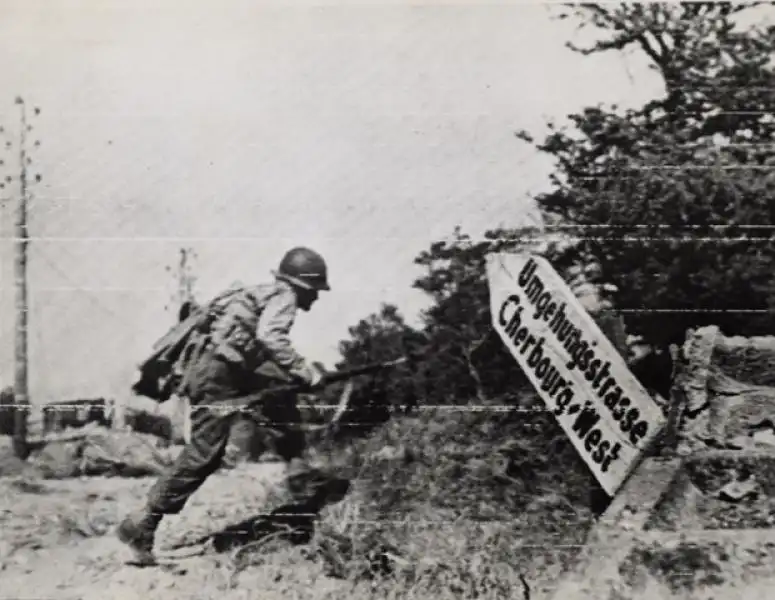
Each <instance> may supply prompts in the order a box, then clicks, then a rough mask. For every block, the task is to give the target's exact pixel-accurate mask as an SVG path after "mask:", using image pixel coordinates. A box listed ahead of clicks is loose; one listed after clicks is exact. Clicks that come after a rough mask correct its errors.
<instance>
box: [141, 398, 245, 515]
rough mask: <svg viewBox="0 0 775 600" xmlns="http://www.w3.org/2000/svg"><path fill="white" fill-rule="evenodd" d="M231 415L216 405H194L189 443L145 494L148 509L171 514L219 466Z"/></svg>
mask: <svg viewBox="0 0 775 600" xmlns="http://www.w3.org/2000/svg"><path fill="white" fill-rule="evenodd" d="M233 420H234V417H233V416H231V415H224V414H219V412H218V410H217V408H210V407H202V408H198V409H197V408H195V409H194V411H193V412H192V415H191V442H190V443H189V444H186V446H185V447H184V448H183V450H182V452H181V453H180V455H179V456H178V458H177V460H176V461H175V463H174V464H173V466H172V468H170V470H169V471H168V472H167V473H165V474H164V475H162V476H161V477H159V479H158V480H157V481H156V483H155V484H154V486H153V487H152V488H151V490H150V492H149V495H148V507H149V509H151V511H153V512H156V513H160V514H168V515H174V514H177V513H179V512H180V511H181V510H182V509H183V507H184V506H185V504H186V502H187V501H188V498H189V497H190V496H191V495H192V494H193V493H194V492H195V491H196V490H198V489H199V488H200V487H201V486H202V484H203V483H204V482H205V480H206V479H207V478H208V477H209V476H210V475H212V474H213V473H214V472H215V471H216V470H217V469H218V467H219V466H220V465H221V460H222V459H223V455H224V451H225V449H226V444H227V442H228V439H229V432H230V430H231V425H232V422H233Z"/></svg>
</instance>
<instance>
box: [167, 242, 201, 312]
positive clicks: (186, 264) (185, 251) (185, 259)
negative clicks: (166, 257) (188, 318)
mask: <svg viewBox="0 0 775 600" xmlns="http://www.w3.org/2000/svg"><path fill="white" fill-rule="evenodd" d="M195 258H196V252H194V250H193V249H192V248H181V249H180V255H179V258H178V264H177V268H176V274H175V279H176V289H175V292H174V293H173V297H172V301H173V310H174V311H180V309H181V308H182V307H183V305H184V304H185V303H186V302H195V299H194V284H195V283H196V276H195V275H194V274H193V273H192V269H191V262H192V260H193V259H195ZM167 271H168V272H171V271H172V268H171V267H167Z"/></svg>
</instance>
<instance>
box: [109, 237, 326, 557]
mask: <svg viewBox="0 0 775 600" xmlns="http://www.w3.org/2000/svg"><path fill="white" fill-rule="evenodd" d="M327 289H329V287H328V283H327V277H326V267H325V263H324V262H323V260H322V258H321V257H319V255H317V254H316V253H313V252H312V251H310V250H308V249H304V248H301V249H294V250H292V251H290V252H289V253H288V254H287V255H286V257H285V259H283V262H281V265H280V269H279V272H278V273H276V281H274V282H272V283H267V284H263V285H256V286H252V287H246V288H241V289H238V290H235V291H232V292H230V293H227V294H225V295H224V296H222V297H221V298H222V300H220V301H219V300H218V299H216V300H215V301H214V303H213V305H212V306H211V312H212V314H214V315H216V316H215V317H214V318H213V319H212V323H211V326H210V328H209V331H208V332H207V334H206V335H203V336H201V337H200V338H199V339H198V341H197V342H196V345H195V347H194V348H191V349H188V348H187V352H186V354H187V363H186V365H185V369H184V370H183V373H182V381H181V383H180V391H181V393H182V394H185V395H186V396H187V397H188V398H189V401H190V403H191V410H192V413H191V440H190V442H189V443H188V444H186V446H185V447H184V449H183V450H182V452H181V454H180V455H179V457H178V459H177V461H176V462H175V463H174V465H173V466H172V467H171V469H170V470H169V472H168V473H166V474H165V475H163V476H161V477H160V478H159V479H158V481H157V482H156V484H155V485H154V486H153V487H152V488H151V490H150V493H149V495H148V500H147V503H146V506H145V507H144V508H143V509H142V510H140V511H138V512H137V513H134V514H131V515H129V516H128V517H127V518H126V519H125V520H124V521H123V522H122V523H121V525H119V529H118V536H119V538H120V539H121V540H122V541H124V542H125V543H128V544H129V545H130V547H132V549H133V550H134V551H135V553H136V554H137V555H138V560H152V554H151V551H152V548H153V543H154V533H155V530H156V528H157V527H158V524H159V522H160V521H161V519H162V518H163V516H164V515H169V514H177V513H179V512H180V511H181V510H182V509H183V507H184V505H185V504H186V502H187V500H188V498H189V497H190V496H191V495H192V494H193V493H194V492H195V491H196V490H197V489H199V487H200V486H201V485H202V484H203V483H204V481H205V480H206V479H207V478H208V477H209V476H210V475H211V474H212V473H213V472H215V471H216V470H217V469H218V468H219V467H220V466H221V465H222V464H223V460H224V455H225V453H226V449H227V445H228V443H229V437H230V433H231V432H232V430H233V428H234V424H235V422H238V421H240V420H241V422H242V423H243V424H246V423H247V424H249V425H250V426H249V427H248V428H247V429H248V432H249V433H248V435H249V436H250V434H252V432H253V430H254V428H255V427H258V428H259V431H260V433H261V436H260V439H261V442H262V443H263V444H264V445H265V446H266V448H267V449H270V450H274V452H275V453H276V454H278V455H280V456H281V457H282V458H283V459H285V460H286V461H288V462H290V463H291V465H292V468H291V470H290V472H289V482H288V483H289V485H288V488H289V490H290V491H291V493H292V494H294V493H295V494H297V495H298V496H300V497H301V496H304V495H305V494H307V495H309V494H316V493H318V491H319V490H318V489H317V488H315V486H314V483H315V478H316V477H317V480H318V481H322V482H323V483H325V480H326V477H325V475H324V474H322V473H318V472H314V471H313V470H311V469H309V468H308V467H307V465H306V464H305V463H303V461H294V459H299V458H300V457H301V455H302V453H303V451H304V436H303V433H300V432H299V431H298V429H295V428H294V427H293V424H295V423H298V422H299V421H300V419H299V412H298V407H297V406H296V402H295V397H287V396H286V397H278V398H273V399H272V400H270V401H269V402H267V403H266V404H265V405H263V406H262V407H260V408H258V409H256V410H251V412H250V413H249V414H248V415H247V416H246V415H244V414H241V413H240V412H238V411H236V412H235V410H234V404H233V401H234V400H235V399H238V398H240V397H242V396H245V395H248V394H250V393H255V392H256V391H260V390H261V389H265V388H266V387H268V386H270V385H272V384H273V383H276V381H277V380H278V379H280V380H283V379H284V380H285V381H286V382H291V381H300V382H304V383H306V384H307V385H308V386H309V387H310V388H314V387H315V386H316V385H317V384H318V383H319V382H320V380H321V378H322V373H320V371H319V370H318V369H316V368H314V367H313V366H312V365H310V364H309V363H308V362H307V361H306V360H305V359H304V358H303V357H301V356H300V355H299V354H298V353H297V352H296V351H295V350H294V348H293V347H292V345H291V342H290V340H289V337H288V334H289V332H290V329H291V327H292V325H293V323H294V320H295V317H296V313H297V310H298V309H299V308H302V309H303V310H308V309H309V307H310V306H311V304H312V303H313V302H314V300H315V299H316V298H317V292H318V290H327ZM300 299H301V300H300ZM304 304H306V306H305V305H304ZM230 401H232V403H231V404H230ZM294 465H295V466H296V467H297V468H296V469H295V471H296V472H294V468H293V467H294ZM302 482H303V483H304V484H308V483H310V482H311V483H313V485H312V486H309V485H306V487H305V485H302ZM299 499H300V500H303V499H304V498H299Z"/></svg>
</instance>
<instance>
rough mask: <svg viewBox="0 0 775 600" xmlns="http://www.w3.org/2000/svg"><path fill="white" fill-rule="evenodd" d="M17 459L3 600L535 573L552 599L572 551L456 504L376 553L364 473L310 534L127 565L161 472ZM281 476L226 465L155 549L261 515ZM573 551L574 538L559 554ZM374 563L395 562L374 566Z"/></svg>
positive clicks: (483, 585)
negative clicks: (76, 468) (81, 472)
mask: <svg viewBox="0 0 775 600" xmlns="http://www.w3.org/2000/svg"><path fill="white" fill-rule="evenodd" d="M11 462H13V461H11ZM12 466H13V467H14V468H9V467H8V464H5V473H6V475H5V476H2V477H0V530H1V531H2V532H3V533H2V539H1V540H0V571H2V574H0V598H2V599H6V598H14V599H18V598H36V599H40V598H65V599H69V598H72V599H76V598H77V599H83V600H86V599H90V598H95V599H96V598H106V597H120V598H135V597H137V598H143V600H152V599H156V598H159V599H161V598H163V599H164V600H169V599H170V598H202V599H205V598H219V599H226V600H228V599H237V598H256V597H260V598H262V599H263V598H267V599H271V598H309V599H313V600H324V599H328V598H331V599H333V598H337V599H338V600H341V599H343V598H352V599H355V598H359V599H360V598H363V597H376V598H384V599H393V598H395V599H397V598H411V597H415V598H428V597H434V598H468V597H471V598H473V597H480V598H517V599H519V598H526V597H528V595H527V591H526V590H527V588H526V587H525V583H527V584H528V585H529V586H530V587H529V589H530V595H529V597H530V598H533V599H535V598H548V597H549V592H550V591H551V589H552V587H553V582H554V581H556V579H557V577H558V576H559V574H560V572H561V570H562V568H563V560H564V559H563V557H562V556H561V557H560V558H559V559H557V558H556V557H552V556H547V555H546V553H538V554H536V553H535V552H532V551H531V550H530V548H531V547H532V548H540V547H541V546H543V545H545V544H546V540H542V539H540V538H533V539H529V538H527V537H525V538H522V539H521V541H518V540H517V538H516V537H515V536H514V535H513V527H512V526H510V524H509V522H508V521H503V522H499V523H487V522H485V523H472V522H470V521H466V520H465V519H458V520H457V521H454V520H453V518H452V516H451V513H447V512H444V511H443V510H442V511H436V510H433V509H431V508H427V510H426V511H425V513H424V514H423V513H422V511H415V512H414V513H413V514H412V515H406V514H405V515H403V516H401V515H396V519H394V520H392V521H391V520H390V519H387V520H386V522H387V523H388V524H389V527H390V529H391V531H392V532H394V533H395V532H396V531H398V530H401V529H402V528H403V535H402V536H399V537H401V539H402V540H403V542H401V543H400V544H398V545H399V546H401V547H394V548H392V550H393V553H392V554H391V553H390V552H386V553H385V554H384V555H380V556H379V557H378V558H376V559H375V557H374V556H371V555H369V552H370V551H372V552H373V551H374V549H375V548H381V549H382V550H384V549H385V547H384V546H379V544H375V543H369V541H368V540H369V539H372V540H373V539H376V538H375V536H374V535H372V534H374V533H376V532H377V531H378V529H379V526H377V524H376V523H374V521H373V520H371V519H370V518H369V515H370V514H373V513H369V511H368V510H367V508H366V507H365V504H364V502H365V496H364V495H363V494H360V493H359V491H358V487H359V485H364V484H363V483H362V484H359V482H358V481H357V480H356V481H355V482H354V490H353V492H352V494H351V495H350V496H348V498H347V499H346V500H345V501H343V502H341V503H339V504H338V505H335V506H332V507H330V508H328V509H326V511H325V512H324V514H323V515H322V519H321V523H320V525H319V528H318V531H317V533H316V535H315V537H314V538H313V540H312V541H311V542H310V543H307V544H304V545H297V546H294V545H291V544H290V543H288V542H287V541H283V540H282V539H281V538H275V539H272V538H271V537H270V538H265V539H263V540H261V541H258V542H253V543H249V544H247V545H243V546H241V547H240V548H237V549H232V550H230V551H227V552H222V553H219V554H214V553H213V554H207V555H204V556H193V557H189V558H185V559H183V560H179V561H176V563H175V564H174V565H172V566H168V567H164V568H138V567H132V566H127V565H125V564H124V560H125V559H127V558H128V555H127V553H126V550H125V548H123V547H122V546H121V545H120V544H119V543H118V542H117V541H116V540H115V538H114V537H113V531H114V528H115V525H116V524H117V523H118V520H119V519H120V517H121V516H122V515H123V514H125V513H126V512H127V511H128V510H130V509H132V508H134V507H136V506H137V505H138V504H139V503H140V502H142V500H143V498H144V494H145V492H146V491H147V490H148V488H149V487H150V485H151V484H152V483H153V479H152V478H131V479H130V478H120V477H82V478H67V479H59V480H52V479H42V478H40V476H39V474H37V473H35V472H33V471H31V470H30V469H26V468H24V467H23V466H21V465H18V464H17V465H12ZM282 474H283V467H282V466H281V465H279V464H274V463H263V464H261V463H259V464H252V465H247V466H243V467H240V468H238V469H235V470H230V471H223V472H219V473H217V474H216V475H214V476H213V477H212V478H211V479H209V480H208V481H207V482H206V484H205V485H204V486H203V487H202V488H201V489H200V490H199V491H198V493H197V494H196V495H195V496H194V497H193V498H192V500H191V502H190V503H189V505H187V507H186V509H185V510H184V512H183V513H182V514H181V515H179V516H177V517H173V518H169V519H168V520H166V521H164V522H163V524H162V527H161V529H160V531H159V536H158V546H157V547H159V548H161V549H162V550H163V549H165V548H170V547H174V546H180V545H181V544H185V543H191V542H194V541H195V540H196V538H198V537H199V536H201V535H203V534H207V533H212V532H215V531H219V530H222V529H223V528H224V527H227V526H229V525H233V524H235V523H238V522H240V521H242V520H243V519H246V518H248V517H251V516H254V515H256V514H257V513H260V512H261V511H262V510H264V509H265V506H266V505H267V502H268V500H267V498H268V497H270V498H271V495H272V493H273V492H272V490H273V489H276V488H278V487H279V486H278V485H277V484H278V482H279V481H281V479H282ZM365 485H371V484H368V483H366V484H365ZM505 534H511V535H505ZM376 537H378V536H376ZM342 539H345V540H347V539H349V540H350V541H351V542H353V543H354V546H353V547H350V548H348V549H347V550H346V551H344V552H343V553H342V554H341V555H340V556H338V557H337V556H334V557H333V558H332V555H331V553H330V550H331V542H332V541H336V542H340V541H341V540H342ZM358 543H361V547H360V549H359V548H356V547H355V546H358ZM514 544H520V545H524V548H521V549H520V548H518V547H517V546H516V545H514ZM408 546H410V547H408ZM325 549H327V550H329V552H328V554H326V555H325V556H326V557H327V559H324V558H323V553H322V552H323V550H325ZM180 551H181V552H185V551H186V548H185V547H183V548H182V549H181V550H180ZM568 551H570V553H571V554H572V553H573V551H574V549H573V548H571V549H570V550H568V549H561V550H560V554H563V553H566V554H567V553H568ZM359 552H360V554H359ZM496 555H498V556H506V559H502V558H497V559H496V558H495V557H496ZM510 557H511V558H510ZM337 560H338V561H339V567H340V568H339V569H338V572H337V569H336V568H335V567H336V564H337ZM375 565H377V567H380V566H381V568H382V569H383V570H382V571H380V572H379V573H378V574H377V575H376V576H375V575H372V576H370V577H367V576H365V575H366V574H367V572H368V571H369V568H372V567H375ZM332 567H334V568H332Z"/></svg>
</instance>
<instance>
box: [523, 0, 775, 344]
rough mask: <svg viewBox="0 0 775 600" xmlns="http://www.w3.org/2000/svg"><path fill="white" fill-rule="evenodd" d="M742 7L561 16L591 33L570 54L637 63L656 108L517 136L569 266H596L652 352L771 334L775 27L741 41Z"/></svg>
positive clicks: (589, 116) (610, 112)
mask: <svg viewBox="0 0 775 600" xmlns="http://www.w3.org/2000/svg"><path fill="white" fill-rule="evenodd" d="M752 6H753V5H731V4H729V3H700V4H674V5H673V4H635V5H629V4H627V5H624V4H622V5H618V6H612V7H609V6H608V5H605V6H602V5H589V4H585V5H574V6H573V7H571V8H570V9H567V10H565V12H563V13H561V14H560V15H559V16H560V18H568V17H572V18H575V19H578V20H579V21H580V23H581V26H586V27H589V26H592V27H594V28H596V30H597V31H598V32H599V33H600V37H599V39H598V41H597V42H596V43H594V44H592V45H591V46H590V47H586V48H574V49H575V50H576V51H578V52H582V53H584V54H594V53H599V52H608V51H618V52H623V51H626V50H629V49H637V50H638V51H640V52H643V53H644V54H645V55H646V57H647V58H648V59H649V61H650V64H651V67H652V68H653V69H655V70H656V71H657V72H658V73H659V74H660V75H661V77H662V80H663V82H664V86H665V93H664V96H663V97H661V98H657V99H655V100H653V101H651V102H649V103H647V104H646V105H645V106H643V107H641V108H638V109H631V110H625V111H619V110H618V109H617V107H615V106H614V107H611V108H609V109H605V108H603V107H590V108H586V109H584V110H583V111H581V112H580V113H578V114H573V115H570V126H569V127H564V128H559V127H557V126H556V125H554V124H553V123H550V133H549V135H548V136H547V137H546V138H545V139H544V140H543V141H541V142H535V141H534V140H533V138H532V137H531V136H530V135H529V134H528V133H525V132H520V133H519V134H518V135H519V137H520V138H522V139H524V140H526V141H528V142H530V143H533V144H535V146H536V147H537V148H538V149H539V150H541V151H543V152H546V153H548V154H550V155H551V156H552V157H553V158H554V159H555V160H556V165H557V171H556V173H555V174H554V175H553V176H552V181H551V182H552V185H553V189H552V190H551V191H550V192H548V193H545V194H542V195H540V196H539V197H538V198H537V199H536V200H537V202H538V204H539V206H540V207H541V209H542V210H543V211H544V212H545V214H547V215H548V216H551V217H552V219H554V221H555V222H559V223H561V224H562V225H560V228H562V227H565V228H568V229H571V230H572V231H573V233H574V234H575V237H576V239H577V244H576V245H575V246H573V248H572V250H571V254H572V255H573V256H575V257H576V258H578V257H584V258H587V257H594V258H595V259H596V260H598V261H599V262H600V264H601V266H602V268H603V273H604V278H605V279H606V280H607V281H610V282H611V283H614V284H615V285H616V286H617V287H618V288H619V293H618V295H617V298H616V301H617V304H618V305H619V306H620V307H622V308H624V309H629V310H630V311H633V312H632V314H629V315H628V328H629V329H630V330H631V332H633V333H637V334H641V335H643V336H644V337H645V338H646V340H647V341H648V342H651V343H653V344H657V345H662V346H664V345H666V344H668V343H670V342H675V341H679V340H681V339H682V337H683V335H684V331H685V329H686V328H687V327H695V326H698V325H702V324H706V323H709V322H714V323H716V324H718V325H719V326H721V327H722V329H723V330H725V332H727V333H736V334H742V335H754V334H761V333H764V332H770V331H771V327H772V323H771V319H770V318H769V315H768V314H767V311H768V310H769V309H770V308H771V307H773V306H775V297H774V293H773V292H774V291H775V290H773V284H772V283H771V280H772V276H771V272H772V266H773V262H774V261H775V245H773V244H772V234H773V228H772V226H771V225H770V224H771V223H772V222H773V217H775V176H773V175H772V174H771V166H772V165H773V164H775V153H774V152H773V146H772V141H773V134H775V119H773V118H772V117H771V110H772V98H771V91H770V90H772V89H773V87H775V72H774V71H773V68H772V65H771V60H770V57H771V55H772V52H773V50H775V36H773V33H774V32H775V29H773V28H769V29H767V30H761V29H759V28H751V29H749V30H747V31H740V28H739V26H738V25H737V24H736V21H735V19H736V17H737V16H738V15H740V13H742V12H743V11H747V10H751V9H752ZM561 254H562V253H560V254H558V255H557V257H556V258H558V259H559V258H563V257H562V256H561ZM567 254H568V253H567V252H565V255H566V256H565V258H567ZM736 309H737V310H739V309H748V310H750V309H755V310H757V309H758V310H759V311H761V313H759V314H751V313H741V312H729V311H730V310H736ZM636 311H642V312H636ZM662 311H669V312H668V313H667V314H665V313H663V312H662ZM709 311H710V312H709Z"/></svg>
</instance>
